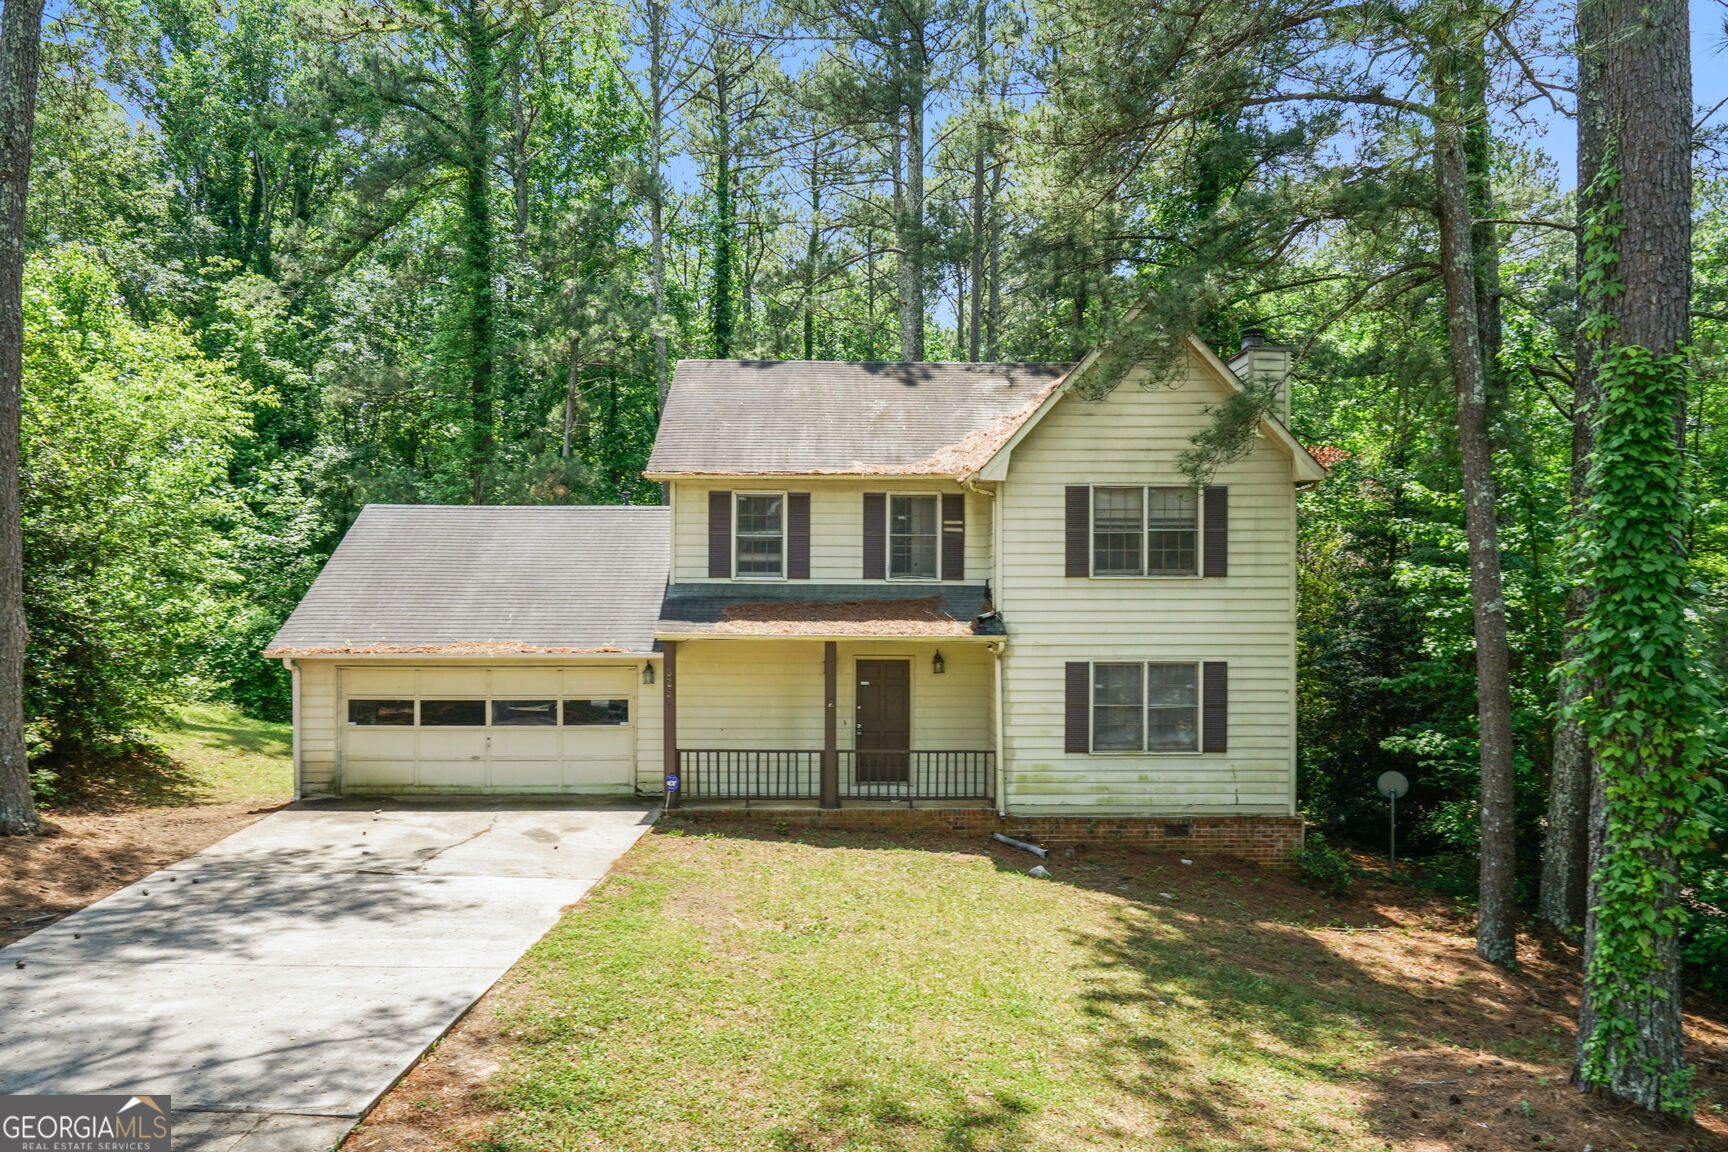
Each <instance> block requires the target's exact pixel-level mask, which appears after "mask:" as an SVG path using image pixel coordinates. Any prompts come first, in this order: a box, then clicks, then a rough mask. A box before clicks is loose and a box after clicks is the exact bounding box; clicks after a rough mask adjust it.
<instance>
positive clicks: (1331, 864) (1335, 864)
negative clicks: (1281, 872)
mask: <svg viewBox="0 0 1728 1152" xmlns="http://www.w3.org/2000/svg"><path fill="white" fill-rule="evenodd" d="M1290 855H1291V858H1292V859H1294V860H1295V862H1296V868H1297V870H1298V871H1300V872H1301V873H1302V875H1303V877H1304V878H1305V879H1307V880H1309V881H1310V882H1312V883H1314V884H1317V885H1319V886H1320V887H1321V888H1322V889H1324V890H1325V891H1327V892H1330V893H1331V894H1332V895H1334V896H1342V895H1344V894H1345V893H1346V892H1348V891H1350V859H1349V857H1347V856H1345V855H1344V853H1342V852H1340V851H1339V850H1338V849H1336V848H1334V847H1332V845H1330V844H1328V843H1326V837H1324V836H1322V835H1321V834H1320V833H1318V832H1314V831H1310V832H1309V833H1308V835H1307V836H1306V837H1305V838H1304V839H1303V842H1302V846H1301V847H1300V848H1296V849H1292V850H1291V853H1290Z"/></svg>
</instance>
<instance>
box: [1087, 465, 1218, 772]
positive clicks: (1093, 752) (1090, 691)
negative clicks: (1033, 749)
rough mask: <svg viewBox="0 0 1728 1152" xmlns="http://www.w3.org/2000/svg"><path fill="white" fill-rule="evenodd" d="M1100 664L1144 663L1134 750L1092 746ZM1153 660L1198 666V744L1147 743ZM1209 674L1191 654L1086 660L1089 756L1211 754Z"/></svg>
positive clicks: (1159, 662)
mask: <svg viewBox="0 0 1728 1152" xmlns="http://www.w3.org/2000/svg"><path fill="white" fill-rule="evenodd" d="M1104 487H1106V488H1109V487H1118V485H1109V484H1106V485H1104ZM1099 664H1138V665H1140V668H1141V672H1140V748H1139V749H1138V750H1137V751H1136V750H1131V749H1126V748H1103V749H1098V748H1094V747H1092V730H1093V725H1094V723H1095V722H1096V720H1097V714H1096V713H1095V712H1094V711H1093V709H1094V707H1095V706H1096V705H1095V704H1094V699H1095V698H1096V696H1097V694H1098V678H1097V677H1096V676H1095V675H1094V674H1093V672H1092V669H1093V668H1094V667H1096V666H1097V665H1099ZM1150 664H1189V665H1192V666H1193V668H1194V747H1193V748H1190V749H1176V748H1166V749H1154V748H1147V747H1146V711H1147V704H1146V693H1147V690H1148V688H1149V686H1150V685H1149V683H1148V677H1147V675H1146V672H1145V669H1146V667H1147V665H1150ZM1205 678H1206V662H1205V661H1204V660H1200V659H1192V660H1191V659H1188V658H1187V657H1175V658H1165V659H1158V660H1152V659H1143V660H1108V659H1104V660H1088V661H1086V755H1088V756H1202V755H1207V753H1206V751H1205V749H1206V679H1205ZM1212 755H1216V753H1212Z"/></svg>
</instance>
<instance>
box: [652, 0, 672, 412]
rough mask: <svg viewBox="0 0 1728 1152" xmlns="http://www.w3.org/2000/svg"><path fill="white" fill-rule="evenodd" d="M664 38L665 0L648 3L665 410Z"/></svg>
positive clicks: (660, 387)
mask: <svg viewBox="0 0 1728 1152" xmlns="http://www.w3.org/2000/svg"><path fill="white" fill-rule="evenodd" d="M665 35H666V7H665V3H664V0H648V107H649V123H648V147H649V151H650V153H651V155H650V161H649V162H650V164H651V165H652V167H653V171H652V172H651V173H650V177H651V179H652V180H653V182H654V184H653V192H652V193H651V195H650V196H649V199H648V227H649V247H650V251H651V253H652V255H651V257H650V259H651V260H652V262H653V271H652V276H653V279H654V395H655V396H656V397H658V399H659V404H660V407H661V408H662V409H663V408H665V407H666V391H667V389H668V388H670V387H671V380H670V378H669V377H668V375H667V372H666V329H665V319H666V223H665V216H666V193H665V189H664V188H663V187H662V185H661V182H660V166H661V164H662V163H664V156H663V152H664V150H665V146H666V145H665V133H666V127H665V125H666V73H665V69H664V65H663V63H662V61H661V59H660V56H661V52H662V41H663V39H664V37H665Z"/></svg>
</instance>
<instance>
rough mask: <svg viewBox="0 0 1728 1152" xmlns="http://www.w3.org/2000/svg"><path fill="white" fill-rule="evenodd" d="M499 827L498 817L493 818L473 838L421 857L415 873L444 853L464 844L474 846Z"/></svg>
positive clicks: (469, 837)
mask: <svg viewBox="0 0 1728 1152" xmlns="http://www.w3.org/2000/svg"><path fill="white" fill-rule="evenodd" d="M497 826H498V817H496V816H494V817H492V819H490V820H488V821H487V822H486V826H485V827H484V828H480V829H477V830H476V831H475V832H474V834H473V835H472V836H468V837H466V838H464V839H461V840H458V841H456V842H455V843H454V844H446V845H444V846H443V847H442V848H436V849H434V850H433V851H432V854H431V855H430V856H423V857H421V858H420V860H419V861H418V862H417V863H416V864H415V865H414V867H413V869H412V871H415V872H418V871H420V870H421V869H422V868H424V867H426V865H428V864H430V863H432V861H434V860H436V859H438V857H440V856H442V855H444V853H446V852H448V851H450V850H451V849H452V848H460V847H462V845H464V844H472V843H473V842H474V841H476V840H478V839H480V837H482V836H484V835H486V833H488V832H490V831H492V829H494V828H496V827H497Z"/></svg>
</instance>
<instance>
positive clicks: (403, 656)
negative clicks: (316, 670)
mask: <svg viewBox="0 0 1728 1152" xmlns="http://www.w3.org/2000/svg"><path fill="white" fill-rule="evenodd" d="M264 656H265V658H266V659H278V658H279V659H281V661H282V662H283V664H285V665H288V666H289V667H293V664H292V662H293V661H295V660H412V661H414V662H416V663H425V662H426V661H428V660H440V661H444V660H449V661H456V660H469V661H473V660H482V661H485V662H487V663H494V662H496V661H499V660H556V661H560V662H564V663H568V662H569V661H572V660H603V661H609V662H610V661H616V662H619V663H635V662H637V661H641V660H658V659H659V658H660V653H658V652H650V651H640V652H366V651H364V650H351V651H346V652H316V651H312V650H310V649H305V648H294V649H270V650H268V651H266V652H265V653H264Z"/></svg>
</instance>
